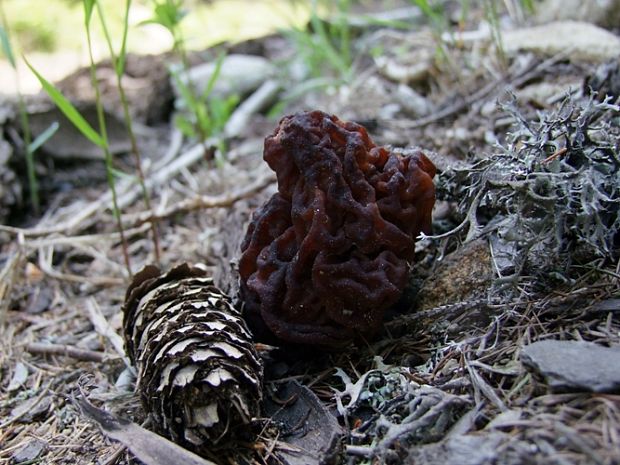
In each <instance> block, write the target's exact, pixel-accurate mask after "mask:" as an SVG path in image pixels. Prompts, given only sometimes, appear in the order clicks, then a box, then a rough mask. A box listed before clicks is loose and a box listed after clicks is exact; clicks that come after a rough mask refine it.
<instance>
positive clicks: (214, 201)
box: [123, 173, 275, 226]
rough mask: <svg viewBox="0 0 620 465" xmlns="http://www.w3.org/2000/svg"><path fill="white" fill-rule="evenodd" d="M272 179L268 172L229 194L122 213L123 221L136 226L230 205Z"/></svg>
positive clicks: (202, 197) (272, 176) (193, 198)
mask: <svg viewBox="0 0 620 465" xmlns="http://www.w3.org/2000/svg"><path fill="white" fill-rule="evenodd" d="M274 181H275V175H274V174H272V173H270V174H268V175H266V176H263V177H262V178H259V179H257V180H255V181H254V182H253V183H251V184H249V185H248V186H246V187H244V188H243V189H239V190H236V191H233V192H231V193H229V194H224V195H218V196H210V195H201V196H197V197H192V198H191V199H186V200H182V201H181V202H177V203H176V204H174V205H172V206H170V207H168V208H166V209H164V210H159V211H156V212H154V213H153V212H150V211H145V212H142V213H138V214H131V215H123V221H126V222H128V223H130V224H132V225H134V226H137V225H140V224H143V223H146V222H149V221H152V220H154V219H157V220H159V219H164V218H168V217H170V216H174V215H176V214H178V213H187V212H190V211H194V210H202V209H205V208H216V207H230V206H231V205H233V204H234V203H235V202H238V201H239V200H242V199H245V198H248V197H251V196H252V195H254V194H256V193H257V192H260V191H261V190H263V189H264V188H265V187H267V186H269V185H270V184H272V183H273V182H274Z"/></svg>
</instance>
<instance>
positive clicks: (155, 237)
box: [97, 1, 160, 263]
mask: <svg viewBox="0 0 620 465" xmlns="http://www.w3.org/2000/svg"><path fill="white" fill-rule="evenodd" d="M130 4H131V2H130V1H127V2H126V11H125V15H128V14H129V6H130ZM97 11H98V13H99V19H100V20H101V25H102V26H103V32H104V34H105V38H106V41H107V43H108V48H109V50H110V57H111V58H112V63H113V65H114V74H115V75H116V87H117V88H118V94H119V96H120V99H121V106H122V107H123V116H124V118H125V124H126V125H127V133H128V134H129V142H130V144H131V152H132V153H133V155H134V159H135V161H136V172H137V173H138V182H139V183H140V188H141V190H142V197H143V198H144V206H145V207H146V209H147V210H150V209H151V198H150V195H149V192H148V190H147V189H146V185H145V183H144V172H143V171H142V159H141V157H140V151H139V150H138V143H137V142H136V136H135V134H134V132H133V124H132V122H131V116H130V115H129V104H128V102H127V96H126V95H125V88H124V87H123V84H122V82H121V73H120V72H119V71H118V69H117V67H118V57H117V56H116V54H115V53H114V49H113V48H112V40H111V39H110V34H109V32H108V28H107V26H106V24H105V19H104V16H103V11H102V9H101V5H100V4H99V3H97ZM125 26H126V24H125ZM126 32H127V31H125V33H126ZM124 59H126V58H124ZM123 65H124V64H123ZM151 232H152V234H153V246H154V248H155V261H156V262H157V263H159V260H160V256H159V234H158V231H157V222H156V221H155V220H153V221H151Z"/></svg>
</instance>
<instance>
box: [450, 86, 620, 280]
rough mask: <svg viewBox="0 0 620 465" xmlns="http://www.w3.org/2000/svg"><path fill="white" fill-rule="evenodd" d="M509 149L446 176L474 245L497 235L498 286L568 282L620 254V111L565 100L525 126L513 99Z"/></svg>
mask: <svg viewBox="0 0 620 465" xmlns="http://www.w3.org/2000/svg"><path fill="white" fill-rule="evenodd" d="M504 109H505V111H507V112H508V113H509V114H510V115H512V116H513V118H514V127H513V130H512V132H511V133H510V134H509V135H508V139H507V143H506V144H505V145H503V146H499V147H498V151H497V152H496V153H494V154H492V155H490V156H488V157H486V158H483V159H481V160H479V161H477V162H475V163H474V164H472V165H470V166H467V167H465V168H457V169H453V170H452V171H451V172H447V173H444V176H442V177H441V178H440V188H439V189H438V190H439V192H440V193H443V194H444V196H447V197H448V198H450V199H458V200H459V211H460V213H461V214H462V215H463V216H464V220H463V223H461V225H460V226H459V227H457V228H456V229H455V231H454V232H457V231H461V230H464V229H465V228H466V227H468V228H469V229H468V233H467V236H466V240H470V239H473V238H475V237H478V236H480V235H481V234H489V237H490V243H491V247H492V251H493V255H494V260H495V265H496V271H497V272H498V274H499V276H500V281H503V282H506V281H511V282H515V281H518V280H521V279H522V278H524V277H526V276H529V277H531V278H534V279H532V280H531V282H539V283H542V282H548V279H549V278H552V279H555V280H560V281H567V280H571V279H573V278H574V277H575V276H577V275H578V272H577V266H579V265H586V264H588V263H592V262H594V261H598V263H603V262H605V261H612V260H616V259H617V258H618V256H619V246H620V235H619V233H618V231H619V230H620V217H619V215H618V213H619V211H620V158H619V155H618V153H619V149H620V129H619V124H618V123H619V121H620V107H619V106H618V105H613V104H610V103H609V102H608V101H607V100H604V101H602V102H599V101H596V100H595V99H593V98H587V99H585V98H584V99H581V100H576V99H574V98H572V97H571V96H567V97H566V98H565V99H564V100H563V101H562V102H561V104H560V105H558V107H557V108H555V109H554V110H553V111H550V112H541V113H539V115H538V116H539V117H538V120H537V121H528V120H526V119H525V118H524V117H523V116H522V115H521V113H520V111H519V110H518V108H517V106H516V102H515V101H514V100H513V101H511V102H509V103H508V104H506V105H504Z"/></svg>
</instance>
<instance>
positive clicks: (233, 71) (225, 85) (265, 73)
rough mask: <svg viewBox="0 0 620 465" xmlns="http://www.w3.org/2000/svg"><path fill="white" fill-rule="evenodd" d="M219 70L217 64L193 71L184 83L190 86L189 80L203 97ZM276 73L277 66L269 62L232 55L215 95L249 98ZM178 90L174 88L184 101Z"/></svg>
mask: <svg viewBox="0 0 620 465" xmlns="http://www.w3.org/2000/svg"><path fill="white" fill-rule="evenodd" d="M215 70H216V63H215V62H209V63H204V64H201V65H198V66H194V67H193V68H190V69H189V70H188V71H187V73H186V75H183V74H182V75H181V79H182V81H183V82H184V83H185V84H187V81H188V78H189V81H190V82H192V83H193V85H194V86H195V90H196V92H197V95H201V94H202V93H203V92H204V91H205V89H206V87H207V84H208V83H209V81H210V79H211V77H212V76H213V73H214V72H215ZM274 72H275V68H274V66H273V65H272V64H271V63H270V62H269V60H267V59H266V58H263V57H260V56H254V55H240V54H231V55H228V56H227V57H226V58H224V61H223V62H222V66H221V68H220V70H219V76H218V78H217V80H216V81H215V84H214V86H213V90H212V95H214V96H217V97H220V98H224V97H226V96H228V95H233V94H237V95H245V94H247V93H249V92H252V91H253V90H255V89H257V88H258V87H259V86H260V85H261V84H263V82H265V81H266V80H267V79H268V78H269V77H270V76H272V75H273V74H274ZM184 74H185V73H184ZM173 83H174V80H173ZM177 87H178V86H176V85H174V88H175V91H176V93H177V96H178V97H181V95H180V92H179V91H178V89H177Z"/></svg>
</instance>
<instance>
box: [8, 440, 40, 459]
mask: <svg viewBox="0 0 620 465" xmlns="http://www.w3.org/2000/svg"><path fill="white" fill-rule="evenodd" d="M45 449H47V442H44V441H42V440H40V439H32V440H30V441H28V442H27V443H26V444H24V445H23V446H22V447H20V448H19V449H17V450H16V451H15V452H14V453H13V455H12V457H11V458H12V459H13V461H14V463H31V462H34V461H35V460H36V459H37V458H38V457H39V456H40V455H41V453H42V452H43V451H45Z"/></svg>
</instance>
